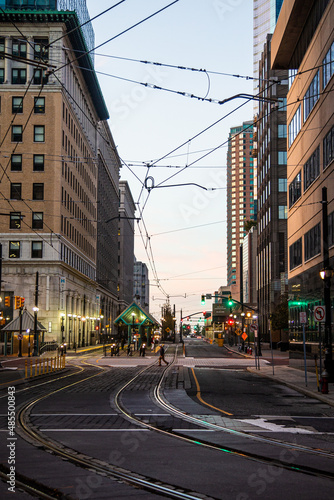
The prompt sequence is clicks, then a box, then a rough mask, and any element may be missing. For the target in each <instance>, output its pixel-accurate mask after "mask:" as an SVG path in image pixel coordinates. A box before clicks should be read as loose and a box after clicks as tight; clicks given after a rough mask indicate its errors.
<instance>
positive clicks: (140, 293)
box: [133, 259, 150, 311]
mask: <svg viewBox="0 0 334 500" xmlns="http://www.w3.org/2000/svg"><path fill="white" fill-rule="evenodd" d="M133 297H134V300H135V301H136V302H137V303H138V304H139V305H140V306H141V307H142V308H144V309H146V310H147V311H148V310H149V305H150V282H149V279H148V268H147V265H146V264H145V263H144V262H140V261H138V260H136V259H135V263H134V272H133Z"/></svg>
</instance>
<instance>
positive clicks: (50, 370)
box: [50, 358, 53, 373]
mask: <svg viewBox="0 0 334 500" xmlns="http://www.w3.org/2000/svg"><path fill="white" fill-rule="evenodd" d="M52 359H53V358H50V373H52Z"/></svg>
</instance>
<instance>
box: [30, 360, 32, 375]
mask: <svg viewBox="0 0 334 500" xmlns="http://www.w3.org/2000/svg"><path fill="white" fill-rule="evenodd" d="M30 377H32V359H31V360H30Z"/></svg>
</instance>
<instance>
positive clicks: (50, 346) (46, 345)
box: [39, 340, 59, 354]
mask: <svg viewBox="0 0 334 500" xmlns="http://www.w3.org/2000/svg"><path fill="white" fill-rule="evenodd" d="M58 347H59V344H58V342H56V341H55V340H52V341H51V342H43V343H42V345H41V347H40V350H39V352H40V354H43V353H44V352H52V351H56V350H57V349H58Z"/></svg>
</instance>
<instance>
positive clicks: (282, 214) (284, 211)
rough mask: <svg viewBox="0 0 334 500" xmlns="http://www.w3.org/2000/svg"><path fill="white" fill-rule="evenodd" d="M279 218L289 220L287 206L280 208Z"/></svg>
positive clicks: (280, 206)
mask: <svg viewBox="0 0 334 500" xmlns="http://www.w3.org/2000/svg"><path fill="white" fill-rule="evenodd" d="M278 218H279V219H287V218H288V207H287V206H286V205H279V206H278Z"/></svg>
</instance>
